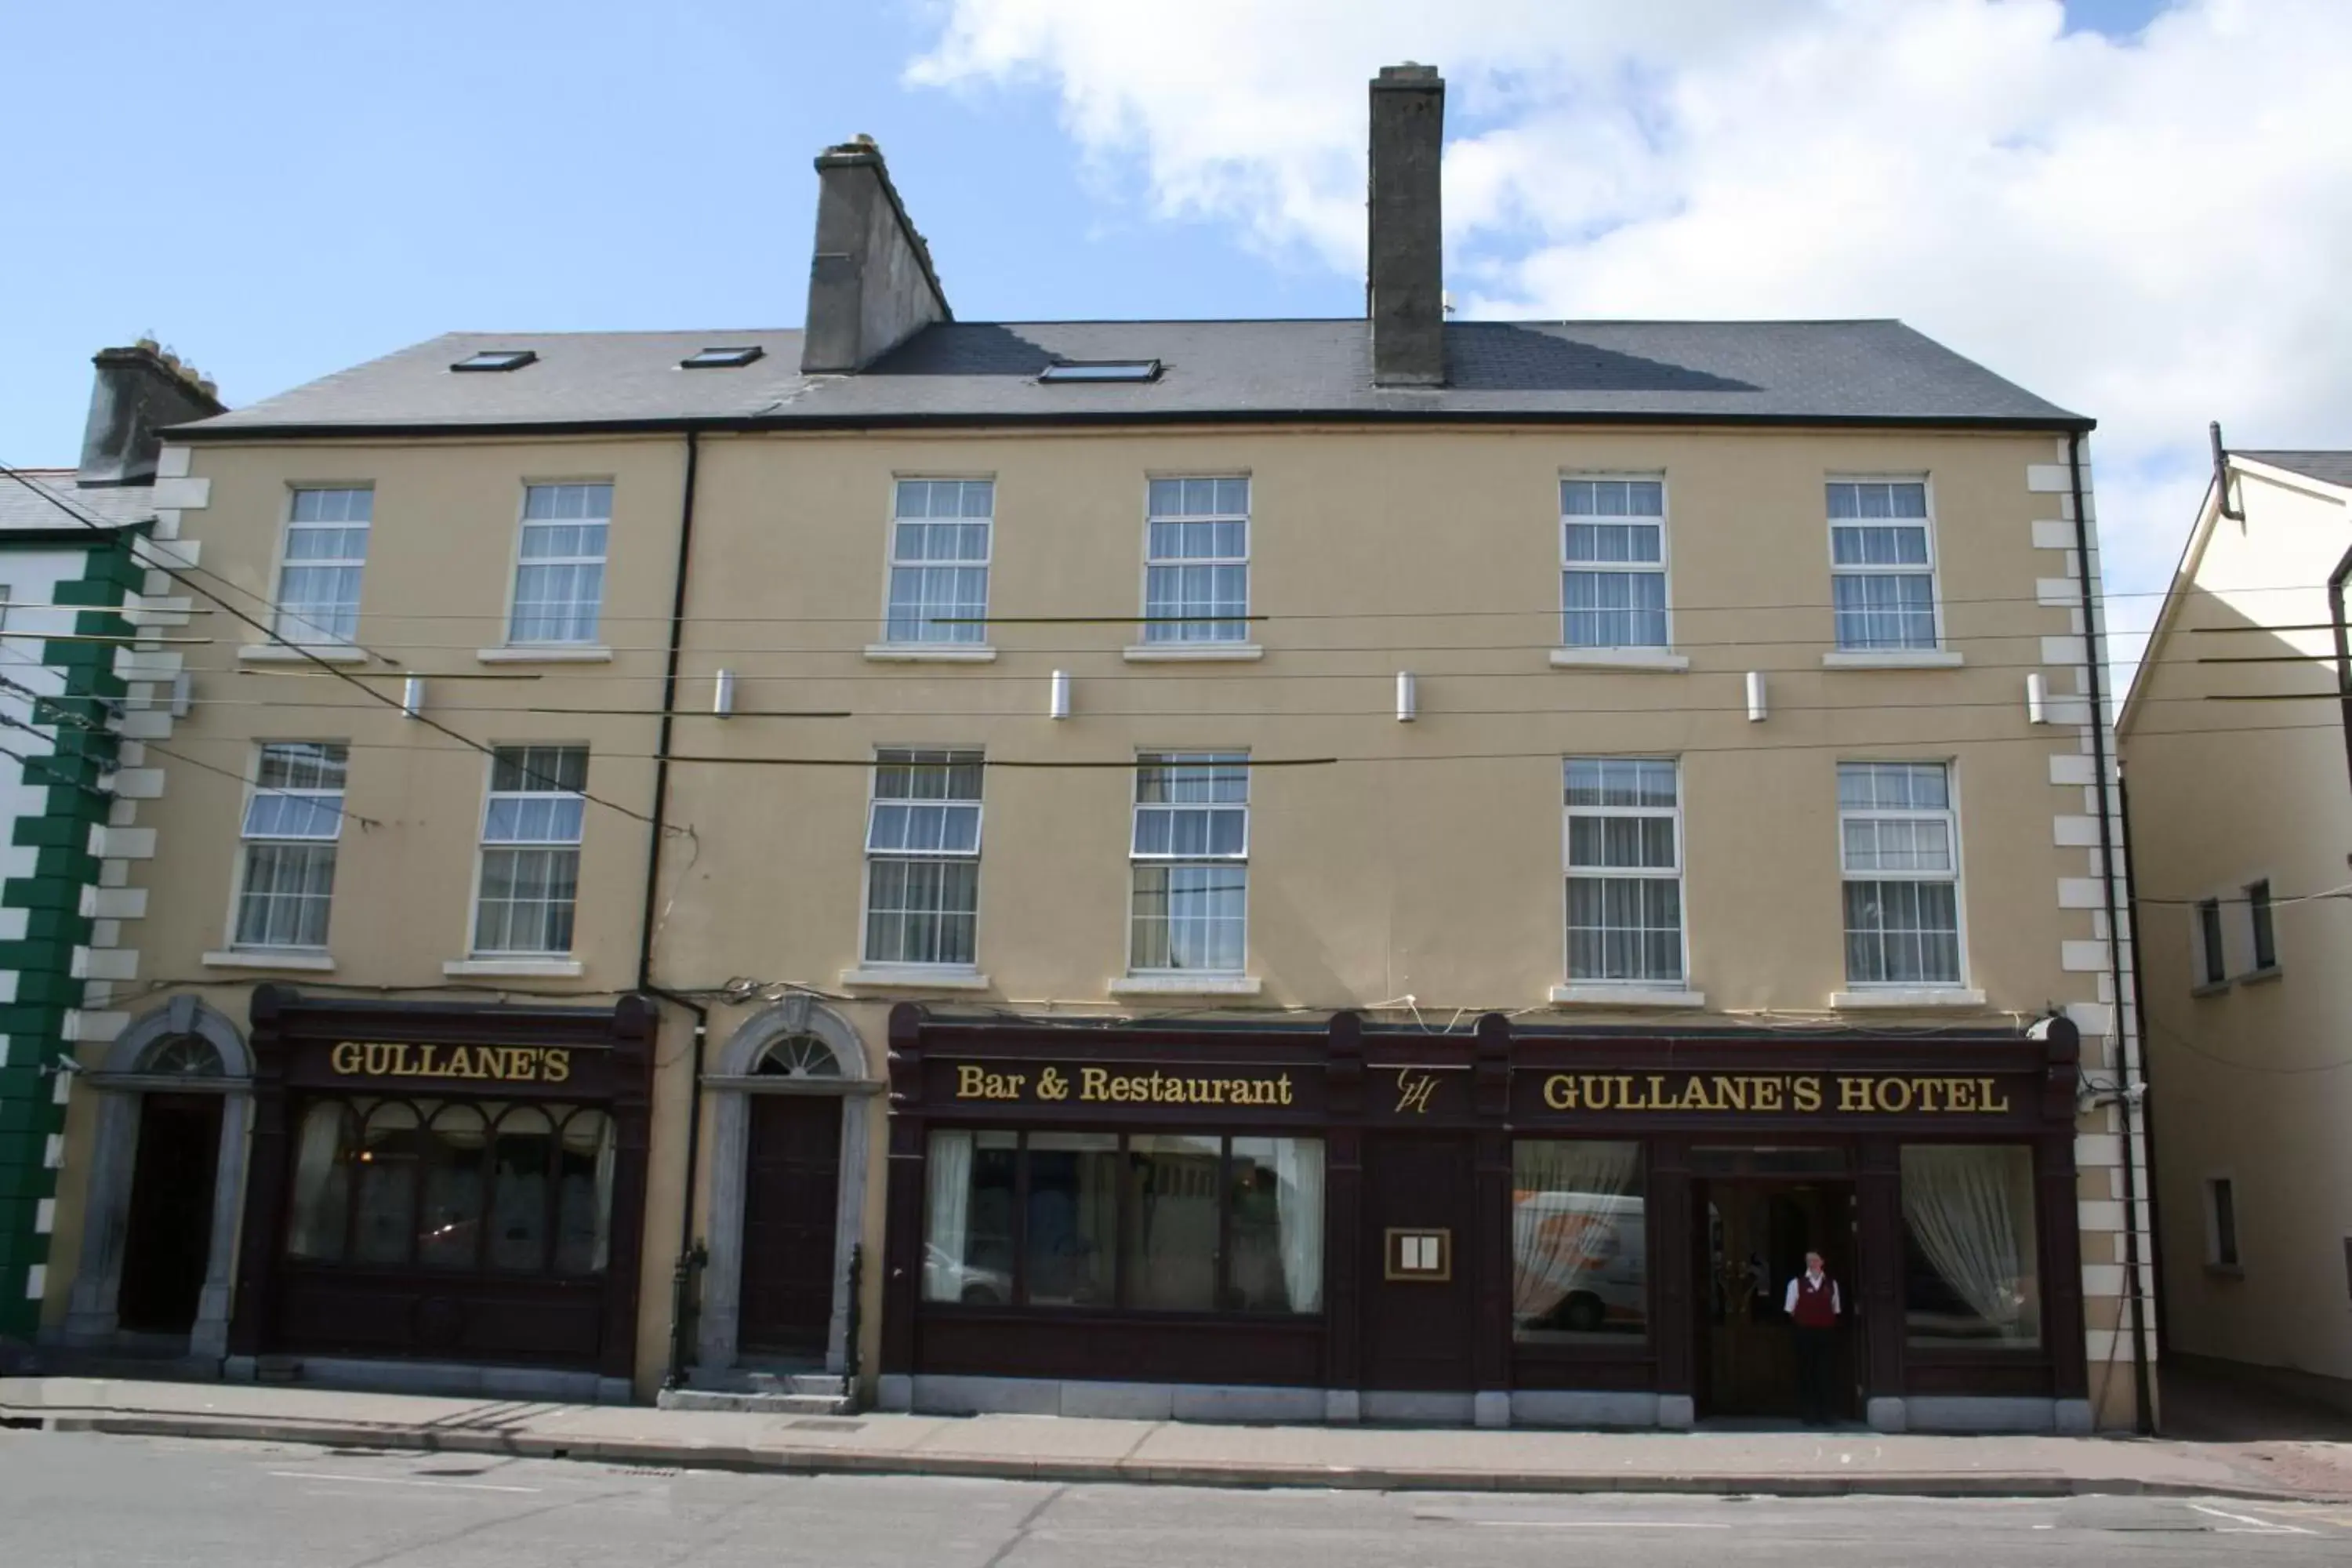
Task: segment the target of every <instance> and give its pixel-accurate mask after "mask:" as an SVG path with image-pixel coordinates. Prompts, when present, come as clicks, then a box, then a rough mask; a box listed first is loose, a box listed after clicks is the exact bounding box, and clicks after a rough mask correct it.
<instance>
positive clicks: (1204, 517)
mask: <svg viewBox="0 0 2352 1568" xmlns="http://www.w3.org/2000/svg"><path fill="white" fill-rule="evenodd" d="M1186 479H1212V480H1214V479H1229V480H1239V481H1240V482H1241V484H1242V486H1243V489H1244V500H1245V501H1246V502H1247V504H1246V505H1244V507H1243V508H1242V510H1240V511H1239V512H1238V513H1235V512H1223V511H1208V512H1190V511H1177V512H1171V513H1170V514H1168V516H1167V517H1165V518H1162V517H1160V514H1159V513H1158V512H1155V511H1153V510H1151V487H1152V486H1153V485H1154V484H1171V483H1172V484H1178V485H1181V484H1182V483H1183V482H1184V481H1185V480H1186ZM1256 513H1257V479H1256V477H1255V475H1253V474H1252V473H1251V472H1250V471H1249V470H1248V469H1246V468H1225V469H1212V470H1209V471H1207V472H1202V471H1201V470H1198V469H1193V470H1190V471H1187V472H1183V473H1148V474H1146V475H1145V476H1144V479H1143V579H1142V592H1143V600H1142V603H1143V614H1144V616H1145V620H1144V622H1143V624H1142V626H1141V627H1140V630H1141V632H1142V634H1143V635H1142V636H1140V637H1138V638H1136V641H1137V643H1138V644H1139V645H1140V646H1141V647H1144V648H1146V649H1149V650H1150V651H1151V652H1154V653H1158V652H1161V651H1164V650H1168V649H1184V648H1234V647H1248V646H1249V643H1250V628H1251V626H1254V625H1255V622H1253V621H1251V619H1250V618H1249V616H1250V606H1251V605H1252V604H1254V603H1255V593H1256V584H1255V583H1254V582H1253V581H1252V579H1253V578H1254V577H1255V575H1256V574H1255V572H1253V571H1252V570H1251V566H1250V559H1251V556H1252V555H1253V554H1254V553H1255V550H1256V547H1257V525H1256ZM1155 521H1168V522H1235V521H1238V522H1239V523H1240V524H1241V525H1242V552H1241V553H1240V554H1239V555H1171V556H1168V557H1166V558H1164V559H1163V558H1161V557H1160V556H1156V555H1154V554H1153V553H1152V552H1151V525H1152V523H1154V522H1155ZM1155 566H1158V567H1165V568H1181V567H1185V566H1211V567H1216V566H1238V567H1240V568H1241V573H1242V607H1241V609H1240V611H1239V613H1238V614H1237V615H1236V616H1234V617H1230V618H1232V619H1233V621H1234V626H1235V627H1236V628H1237V629H1236V630H1235V631H1234V633H1233V634H1232V635H1231V636H1219V637H1208V636H1187V635H1186V634H1187V633H1190V632H1195V631H1202V630H1213V629H1214V626H1215V623H1214V622H1212V621H1202V620H1181V621H1178V620H1169V621H1155V620H1152V619H1150V616H1151V615H1152V614H1153V611H1152V606H1151V572H1152V568H1153V567H1155ZM1180 613H1186V612H1180Z"/></svg>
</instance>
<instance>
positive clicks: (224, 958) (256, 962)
mask: <svg viewBox="0 0 2352 1568" xmlns="http://www.w3.org/2000/svg"><path fill="white" fill-rule="evenodd" d="M204 965H205V968H206V969H299V970H303V971H305V972H307V973H312V974H330V973H333V972H334V968H335V961H334V960H333V959H332V958H330V957H329V956H327V955H326V954H325V953H323V952H297V951H294V950H292V949H288V950H286V951H284V952H263V951H259V950H257V951H254V952H243V951H238V950H235V949H232V950H231V951H229V952H208V953H206V954H205V956H204Z"/></svg>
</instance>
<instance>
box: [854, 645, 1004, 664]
mask: <svg viewBox="0 0 2352 1568" xmlns="http://www.w3.org/2000/svg"><path fill="white" fill-rule="evenodd" d="M866 658H867V659H868V660H869V661H870V662H872V663H875V664H994V663H995V662H996V650H995V649H994V648H992V647H989V646H988V644H986V643H979V642H973V643H912V642H877V643H867V644H866Z"/></svg>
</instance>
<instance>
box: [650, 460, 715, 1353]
mask: <svg viewBox="0 0 2352 1568" xmlns="http://www.w3.org/2000/svg"><path fill="white" fill-rule="evenodd" d="M701 458H702V447H701V438H700V434H699V432H698V431H696V430H693V429H688V431H687V432H686V489H685V494H684V496H683V498H682V499H681V500H680V501H679V504H678V518H677V580H676V582H675V584H673V586H672V589H671V594H670V606H669V654H668V658H667V663H666V664H665V665H664V667H663V669H662V714H661V728H660V730H659V731H657V732H656V741H655V743H654V808H653V826H651V827H650V828H648V829H647V830H646V906H645V911H644V914H643V917H642V919H641V920H640V922H639V926H638V933H637V989H638V990H639V991H641V992H643V993H645V994H646V995H648V996H658V997H660V998H662V999H663V1000H664V1001H666V1002H673V1003H676V1004H677V1005H678V1006H680V1007H683V1008H685V1009H686V1010H687V1011H688V1013H690V1014H692V1015H693V1016H694V1068H693V1075H692V1076H691V1077H690V1078H689V1079H688V1080H687V1091H686V1185H685V1188H684V1193H685V1195H684V1197H683V1198H681V1199H680V1200H679V1204H678V1223H677V1268H676V1270H675V1271H674V1272H673V1273H672V1274H671V1276H670V1303H669V1365H668V1367H667V1370H666V1371H665V1372H664V1373H663V1374H662V1386H663V1387H664V1388H677V1387H678V1386H679V1385H680V1384H681V1383H682V1382H683V1381H684V1379H685V1377H686V1325H687V1320H688V1311H687V1299H688V1295H689V1294H690V1287H691V1284H692V1281H693V1279H694V1271H695V1267H696V1265H697V1263H698V1260H699V1258H700V1257H701V1253H702V1248H701V1247H700V1245H699V1244H698V1243H697V1242H696V1240H695V1238H694V1179H695V1173H696V1171H697V1169H698V1166H699V1165H700V1163H701V1155H702V1064H703V1052H704V1048H705V1047H706V1045H707V1044H708V1042H709V1037H710V1009H709V1008H708V1007H706V1006H704V1005H702V1004H701V1003H699V1002H697V1001H694V1000H693V999H692V998H690V997H687V996H681V995H679V994H677V992H675V991H670V990H667V989H665V988H664V987H662V986H659V985H656V984H654V935H655V931H656V929H657V926H658V923H659V917H660V910H661V864H662V839H663V837H665V836H666V835H667V832H668V823H667V813H668V808H669V753H670V732H671V730H672V728H673V727H674V726H675V725H676V723H677V667H678V662H679V659H680V657H681V656H682V654H683V652H684V649H685V643H686V588H687V582H688V567H689V566H690V564H691V563H692V560H693V554H694V490H695V479H696V477H697V474H698V469H699V468H700V466H701Z"/></svg>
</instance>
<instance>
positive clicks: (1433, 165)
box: [1364, 61, 1445, 386]
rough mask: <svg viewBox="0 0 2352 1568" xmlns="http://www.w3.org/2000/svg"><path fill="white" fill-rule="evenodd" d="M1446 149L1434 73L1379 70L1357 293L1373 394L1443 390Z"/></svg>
mask: <svg viewBox="0 0 2352 1568" xmlns="http://www.w3.org/2000/svg"><path fill="white" fill-rule="evenodd" d="M1444 145H1445V79H1444V78H1443V77H1441V76H1439V75H1438V74H1437V68H1436V67H1435V66H1420V65H1414V64H1412V62H1410V61H1408V62H1406V63H1405V64H1403V65H1401V66H1383V67H1382V68H1381V74H1380V75H1379V76H1377V77H1375V78H1373V79H1372V148H1371V153H1372V170H1371V192H1370V198H1369V200H1368V201H1367V203H1366V205H1367V206H1368V207H1369V208H1370V216H1371V233H1370V244H1369V245H1368V246H1367V247H1366V261H1365V266H1366V278H1365V290H1364V292H1365V300H1364V311H1365V314H1366V315H1368V316H1370V318H1371V325H1372V380H1373V381H1374V383H1376V384H1379V385H1381V386H1443V385H1444V384H1445V293H1444V284H1445V266H1444V243H1443V242H1444V234H1443V228H1444V225H1443V222H1442V219H1443V217H1444V211H1443V207H1442V205H1441V200H1440V195H1439V180H1438V163H1439V160H1440V158H1441V156H1442V154H1443V153H1444Z"/></svg>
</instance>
